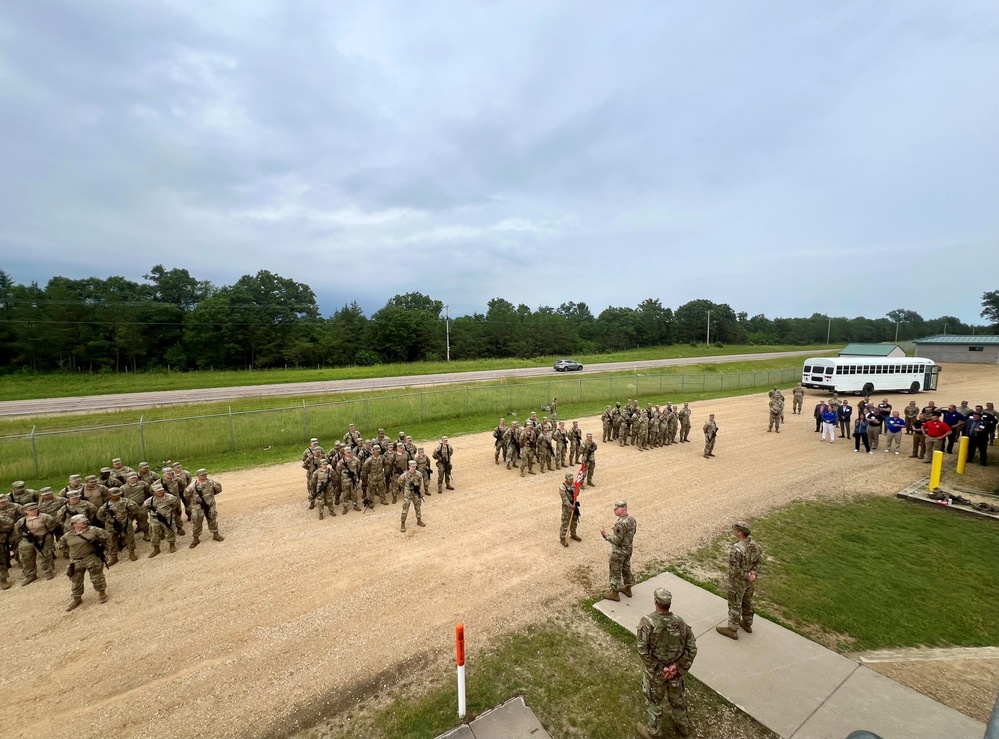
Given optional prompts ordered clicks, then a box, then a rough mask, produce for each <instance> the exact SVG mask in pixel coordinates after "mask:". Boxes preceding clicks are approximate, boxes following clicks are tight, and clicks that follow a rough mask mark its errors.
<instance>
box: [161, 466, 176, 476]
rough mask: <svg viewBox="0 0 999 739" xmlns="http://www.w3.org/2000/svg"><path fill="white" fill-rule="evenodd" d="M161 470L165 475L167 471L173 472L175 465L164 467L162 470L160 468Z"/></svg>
mask: <svg viewBox="0 0 999 739" xmlns="http://www.w3.org/2000/svg"><path fill="white" fill-rule="evenodd" d="M160 472H162V473H163V474H164V475H165V474H166V473H167V472H169V473H170V474H173V467H164V468H163V469H162V470H160Z"/></svg>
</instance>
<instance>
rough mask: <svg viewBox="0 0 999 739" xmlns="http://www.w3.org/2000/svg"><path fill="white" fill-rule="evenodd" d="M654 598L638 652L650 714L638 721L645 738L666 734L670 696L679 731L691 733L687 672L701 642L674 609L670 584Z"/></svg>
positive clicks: (641, 626) (644, 618) (640, 630)
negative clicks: (665, 712) (665, 713)
mask: <svg viewBox="0 0 999 739" xmlns="http://www.w3.org/2000/svg"><path fill="white" fill-rule="evenodd" d="M653 599H654V601H655V604H656V610H655V613H650V614H649V615H648V616H642V620H641V621H639V622H638V656H639V657H640V658H641V660H642V668H643V669H642V695H644V696H645V706H646V716H647V718H646V722H647V723H645V724H639V725H638V735H639V736H641V737H642V739H659V737H662V736H663V699H666V700H667V701H668V702H669V709H670V715H671V716H672V717H673V723H674V724H675V725H676V730H677V733H679V734H680V736H690V730H691V729H690V718H689V717H688V716H687V699H686V696H685V695H684V693H685V690H684V684H683V676H684V675H686V674H687V673H688V672H689V671H690V666H691V665H692V664H693V663H694V657H696V656H697V642H696V640H695V638H694V632H693V631H692V630H691V628H690V626H688V625H687V623H686V622H685V621H684V620H683V619H682V618H680V617H679V616H677V615H675V614H673V613H671V612H670V609H671V607H672V605H673V594H672V593H670V592H669V591H668V590H667V589H666V588H656V591H655V594H654V595H653Z"/></svg>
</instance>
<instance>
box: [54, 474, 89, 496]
mask: <svg viewBox="0 0 999 739" xmlns="http://www.w3.org/2000/svg"><path fill="white" fill-rule="evenodd" d="M82 490H83V483H82V482H80V476H79V475H70V476H69V482H68V483H67V485H66V487H64V488H63V489H62V490H60V491H59V495H61V496H62V497H64V498H65V497H68V496H67V495H66V494H67V493H69V492H72V491H77V492H81V491H82Z"/></svg>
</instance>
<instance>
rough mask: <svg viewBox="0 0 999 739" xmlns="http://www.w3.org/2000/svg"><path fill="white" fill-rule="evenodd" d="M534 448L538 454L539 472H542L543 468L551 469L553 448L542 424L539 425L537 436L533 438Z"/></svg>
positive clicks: (543, 471)
mask: <svg viewBox="0 0 999 739" xmlns="http://www.w3.org/2000/svg"><path fill="white" fill-rule="evenodd" d="M534 448H535V450H536V453H537V456H538V468H539V469H540V470H541V474H544V473H545V470H548V469H553V467H552V464H551V460H552V453H553V452H554V450H553V449H552V442H551V439H550V438H549V437H548V432H547V431H546V430H545V427H544V426H542V427H541V429H540V430H539V431H538V435H537V437H536V438H535V439H534Z"/></svg>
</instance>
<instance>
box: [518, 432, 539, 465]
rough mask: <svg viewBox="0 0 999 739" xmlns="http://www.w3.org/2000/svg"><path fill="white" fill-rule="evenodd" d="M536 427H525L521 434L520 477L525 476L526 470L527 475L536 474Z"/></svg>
mask: <svg viewBox="0 0 999 739" xmlns="http://www.w3.org/2000/svg"><path fill="white" fill-rule="evenodd" d="M534 443H535V438H534V426H524V429H523V431H521V432H520V444H519V446H520V476H521V477H523V476H524V470H527V474H529V475H533V474H534Z"/></svg>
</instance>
